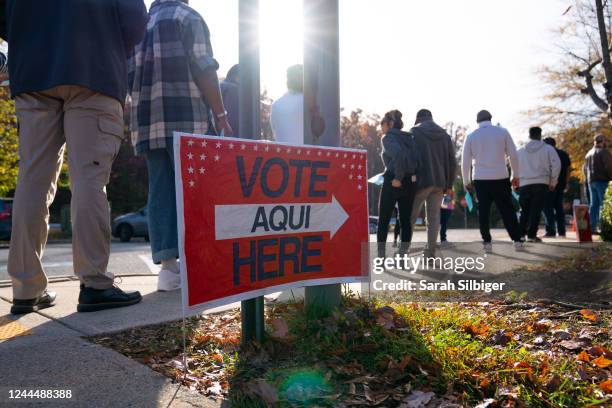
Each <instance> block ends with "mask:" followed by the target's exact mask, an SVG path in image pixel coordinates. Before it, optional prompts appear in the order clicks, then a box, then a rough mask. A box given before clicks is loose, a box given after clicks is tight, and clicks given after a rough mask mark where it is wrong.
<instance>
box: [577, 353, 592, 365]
mask: <svg viewBox="0 0 612 408" xmlns="http://www.w3.org/2000/svg"><path fill="white" fill-rule="evenodd" d="M576 358H577V359H578V361H584V362H585V363H588V362H589V361H591V359H590V358H589V354H588V353H587V352H586V351H584V350H582V351H581V352H580V354H578V356H577V357H576Z"/></svg>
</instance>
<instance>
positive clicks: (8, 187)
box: [0, 88, 19, 196]
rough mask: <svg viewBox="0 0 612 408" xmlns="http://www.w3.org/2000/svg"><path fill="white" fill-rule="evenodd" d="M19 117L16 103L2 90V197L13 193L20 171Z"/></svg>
mask: <svg viewBox="0 0 612 408" xmlns="http://www.w3.org/2000/svg"><path fill="white" fill-rule="evenodd" d="M17 146H18V132H17V117H16V116H15V103H14V102H13V100H11V99H10V98H9V95H8V91H7V90H6V88H0V196H6V195H7V194H9V193H11V192H12V191H13V190H14V189H15V186H16V184H17V172H18V169H19V166H18V164H19V154H18V148H17Z"/></svg>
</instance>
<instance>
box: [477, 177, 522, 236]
mask: <svg viewBox="0 0 612 408" xmlns="http://www.w3.org/2000/svg"><path fill="white" fill-rule="evenodd" d="M474 187H475V188H476V196H477V198H478V221H479V223H480V235H482V240H483V241H484V242H485V243H488V242H491V225H490V216H491V204H493V203H495V205H496V206H497V209H498V211H499V213H500V214H501V216H502V220H503V221H504V227H506V231H508V235H510V238H511V239H512V240H513V241H514V242H517V241H520V240H521V230H520V228H519V224H518V221H517V219H516V213H515V212H514V206H513V205H512V186H511V184H510V180H509V179H501V180H474Z"/></svg>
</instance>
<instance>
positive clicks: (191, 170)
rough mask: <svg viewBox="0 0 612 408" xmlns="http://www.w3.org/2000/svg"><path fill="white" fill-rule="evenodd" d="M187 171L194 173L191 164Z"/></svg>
mask: <svg viewBox="0 0 612 408" xmlns="http://www.w3.org/2000/svg"><path fill="white" fill-rule="evenodd" d="M187 171H188V172H189V174H193V167H191V166H189V168H188V169H187Z"/></svg>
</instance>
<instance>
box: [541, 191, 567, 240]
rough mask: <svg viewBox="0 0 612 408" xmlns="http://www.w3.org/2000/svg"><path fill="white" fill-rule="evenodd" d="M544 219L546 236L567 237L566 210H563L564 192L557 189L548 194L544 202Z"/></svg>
mask: <svg viewBox="0 0 612 408" xmlns="http://www.w3.org/2000/svg"><path fill="white" fill-rule="evenodd" d="M544 218H545V219H546V234H547V235H551V236H555V235H557V232H558V233H559V235H565V210H564V209H563V190H560V189H556V190H555V191H549V192H548V193H547V194H546V200H545V202H544Z"/></svg>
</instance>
